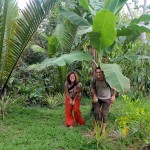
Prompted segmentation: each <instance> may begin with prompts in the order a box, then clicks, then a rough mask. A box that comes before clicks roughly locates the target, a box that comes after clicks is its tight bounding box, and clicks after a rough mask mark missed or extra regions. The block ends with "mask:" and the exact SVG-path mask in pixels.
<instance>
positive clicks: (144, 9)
mask: <svg viewBox="0 0 150 150" xmlns="http://www.w3.org/2000/svg"><path fill="white" fill-rule="evenodd" d="M146 8H147V0H144V5H143V15H145V14H146ZM141 38H142V42H143V43H144V44H146V43H147V37H146V33H145V32H144V33H142V34H141Z"/></svg>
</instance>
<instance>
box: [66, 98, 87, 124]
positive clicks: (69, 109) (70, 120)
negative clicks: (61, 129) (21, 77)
mask: <svg viewBox="0 0 150 150" xmlns="http://www.w3.org/2000/svg"><path fill="white" fill-rule="evenodd" d="M65 99H66V100H65V117H66V126H74V120H75V121H76V123H77V124H79V125H84V124H85V122H84V120H83V119H82V117H81V112H80V101H81V99H76V101H75V104H74V105H71V104H70V103H69V102H70V99H69V98H68V97H67V96H66V98H65ZM73 111H74V117H73Z"/></svg>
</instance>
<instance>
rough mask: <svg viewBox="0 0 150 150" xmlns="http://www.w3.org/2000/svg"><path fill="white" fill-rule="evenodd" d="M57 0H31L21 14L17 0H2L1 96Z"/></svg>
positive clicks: (0, 31) (0, 35)
mask: <svg viewBox="0 0 150 150" xmlns="http://www.w3.org/2000/svg"><path fill="white" fill-rule="evenodd" d="M55 1H56V0H29V3H28V4H27V6H26V7H25V8H24V9H22V10H21V12H20V13H19V14H18V13H16V9H17V8H16V7H17V1H16V0H1V1H0V97H2V96H3V94H4V91H5V88H6V85H7V83H8V81H9V79H10V77H11V74H12V72H13V70H14V69H15V66H16V65H17V63H18V60H19V59H20V57H21V55H22V53H23V51H24V50H25V48H26V46H27V44H28V42H29V41H30V39H31V37H32V35H33V34H34V32H35V31H36V30H37V28H38V26H39V25H40V23H41V22H42V20H43V19H44V18H45V17H46V15H47V14H48V13H49V11H50V9H51V8H53V6H54V4H55ZM14 8H15V9H14Z"/></svg>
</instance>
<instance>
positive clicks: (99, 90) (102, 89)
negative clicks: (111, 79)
mask: <svg viewBox="0 0 150 150" xmlns="http://www.w3.org/2000/svg"><path fill="white" fill-rule="evenodd" d="M91 87H92V88H93V89H94V90H95V92H96V96H97V97H98V99H102V100H105V99H110V98H111V88H110V86H109V85H108V84H107V83H106V81H105V80H102V81H101V80H98V79H97V78H92V80H91Z"/></svg>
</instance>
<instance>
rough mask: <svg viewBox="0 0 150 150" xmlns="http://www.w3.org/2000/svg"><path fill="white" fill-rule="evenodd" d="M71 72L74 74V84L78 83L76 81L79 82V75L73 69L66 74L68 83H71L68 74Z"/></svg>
mask: <svg viewBox="0 0 150 150" xmlns="http://www.w3.org/2000/svg"><path fill="white" fill-rule="evenodd" d="M71 74H74V76H75V84H76V83H78V82H79V77H78V75H77V73H76V72H74V71H71V72H69V73H68V74H67V77H66V81H67V82H68V83H69V84H71V81H70V75H71Z"/></svg>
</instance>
